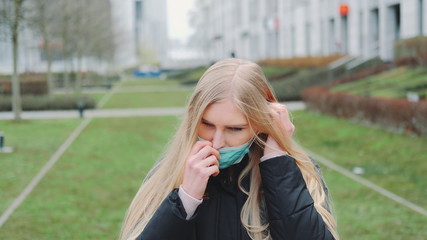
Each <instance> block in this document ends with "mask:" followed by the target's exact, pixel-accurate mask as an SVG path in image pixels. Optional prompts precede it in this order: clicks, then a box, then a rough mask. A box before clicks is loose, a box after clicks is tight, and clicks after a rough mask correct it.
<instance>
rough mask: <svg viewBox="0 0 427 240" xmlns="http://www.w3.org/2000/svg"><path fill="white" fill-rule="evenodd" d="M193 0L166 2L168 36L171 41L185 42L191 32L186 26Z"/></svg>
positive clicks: (169, 0)
mask: <svg viewBox="0 0 427 240" xmlns="http://www.w3.org/2000/svg"><path fill="white" fill-rule="evenodd" d="M194 1H195V0H167V6H168V7H167V8H168V9H167V14H168V29H169V30H168V34H169V38H171V39H180V40H183V41H185V40H186V39H187V38H188V37H189V36H190V34H191V32H192V30H191V28H190V26H189V24H188V20H189V16H188V11H189V10H190V9H191V7H192V6H193V4H194Z"/></svg>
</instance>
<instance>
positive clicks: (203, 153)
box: [195, 145, 219, 159]
mask: <svg viewBox="0 0 427 240" xmlns="http://www.w3.org/2000/svg"><path fill="white" fill-rule="evenodd" d="M210 155H213V156H215V157H216V158H217V159H219V152H218V150H216V149H215V148H213V147H211V146H209V145H208V146H205V147H203V148H202V149H201V150H200V151H199V152H198V153H196V154H195V156H196V158H198V159H205V158H207V157H209V156H210Z"/></svg>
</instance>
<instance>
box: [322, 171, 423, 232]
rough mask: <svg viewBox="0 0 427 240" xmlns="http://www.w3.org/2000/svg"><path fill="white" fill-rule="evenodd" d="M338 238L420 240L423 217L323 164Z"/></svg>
mask: <svg viewBox="0 0 427 240" xmlns="http://www.w3.org/2000/svg"><path fill="white" fill-rule="evenodd" d="M322 171H323V175H324V177H325V179H326V182H327V184H328V187H329V190H330V192H331V194H332V199H333V204H334V209H335V212H336V216H337V221H338V232H339V234H340V237H341V239H343V240H344V239H352V240H393V239H396V240H403V239H412V240H415V239H416V240H423V239H426V236H427V228H425V223H426V217H425V216H423V215H421V214H418V213H416V212H414V211H412V210H410V209H409V208H407V207H405V206H403V205H400V204H398V203H396V202H394V201H392V200H390V199H389V198H386V197H384V196H382V195H380V194H379V193H377V192H375V191H373V190H371V189H369V188H367V187H365V186H364V185H362V184H359V183H357V182H355V181H353V180H351V179H349V178H347V177H345V176H344V175H342V174H340V173H338V172H335V171H332V170H330V169H328V168H327V167H325V166H322Z"/></svg>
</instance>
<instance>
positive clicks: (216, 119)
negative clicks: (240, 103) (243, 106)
mask: <svg viewBox="0 0 427 240" xmlns="http://www.w3.org/2000/svg"><path fill="white" fill-rule="evenodd" d="M203 119H204V120H206V121H209V122H211V123H215V124H222V125H246V124H248V121H247V119H246V117H245V115H243V113H242V111H241V110H240V109H239V108H238V107H237V106H236V104H235V102H234V101H233V100H232V99H229V98H227V99H224V100H221V101H218V102H214V103H212V104H210V105H209V106H208V107H207V108H206V110H205V112H204V113H203Z"/></svg>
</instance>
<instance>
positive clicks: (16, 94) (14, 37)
mask: <svg viewBox="0 0 427 240" xmlns="http://www.w3.org/2000/svg"><path fill="white" fill-rule="evenodd" d="M24 1H25V0H2V1H1V2H0V11H1V12H0V16H1V17H0V18H1V19H0V24H1V25H2V26H5V28H6V29H7V32H8V33H9V34H10V39H11V43H12V57H13V75H12V111H13V116H14V119H15V120H17V121H18V120H20V119H21V111H22V104H21V90H20V81H19V72H18V50H19V32H20V27H21V24H22V20H23V12H24V11H23V4H24Z"/></svg>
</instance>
